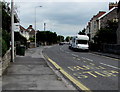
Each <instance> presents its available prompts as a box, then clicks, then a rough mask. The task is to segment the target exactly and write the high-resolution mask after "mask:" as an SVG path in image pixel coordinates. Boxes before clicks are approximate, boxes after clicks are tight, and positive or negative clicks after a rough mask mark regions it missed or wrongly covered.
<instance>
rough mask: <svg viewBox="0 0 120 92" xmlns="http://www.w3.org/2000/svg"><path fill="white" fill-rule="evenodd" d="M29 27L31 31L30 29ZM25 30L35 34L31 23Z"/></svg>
mask: <svg viewBox="0 0 120 92" xmlns="http://www.w3.org/2000/svg"><path fill="white" fill-rule="evenodd" d="M30 29H31V31H30ZM27 31H28V32H29V34H30V35H35V30H34V29H33V28H32V25H30V26H29V27H28V28H27Z"/></svg>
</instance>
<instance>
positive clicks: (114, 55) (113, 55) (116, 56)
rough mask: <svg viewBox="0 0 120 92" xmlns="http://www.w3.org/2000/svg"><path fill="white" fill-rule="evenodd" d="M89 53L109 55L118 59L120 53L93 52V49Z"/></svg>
mask: <svg viewBox="0 0 120 92" xmlns="http://www.w3.org/2000/svg"><path fill="white" fill-rule="evenodd" d="M91 53H94V54H98V55H102V56H107V57H111V58H116V59H120V55H117V54H112V53H105V52H93V51H91Z"/></svg>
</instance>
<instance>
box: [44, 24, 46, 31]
mask: <svg viewBox="0 0 120 92" xmlns="http://www.w3.org/2000/svg"><path fill="white" fill-rule="evenodd" d="M45 30H46V23H44V31H45Z"/></svg>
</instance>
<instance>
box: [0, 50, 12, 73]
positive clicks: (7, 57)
mask: <svg viewBox="0 0 120 92" xmlns="http://www.w3.org/2000/svg"><path fill="white" fill-rule="evenodd" d="M10 61H11V49H9V50H8V51H7V52H6V54H5V55H4V57H3V58H2V62H1V65H2V67H0V70H1V74H0V75H2V73H3V72H4V71H5V70H6V68H7V67H8V66H9V64H10ZM1 68H2V69H1Z"/></svg>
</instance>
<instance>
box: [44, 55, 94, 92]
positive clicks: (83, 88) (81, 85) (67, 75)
mask: <svg viewBox="0 0 120 92" xmlns="http://www.w3.org/2000/svg"><path fill="white" fill-rule="evenodd" d="M45 57H46V58H47V59H48V60H49V61H50V62H51V63H52V64H53V65H54V66H55V67H56V68H57V69H59V70H60V72H61V73H62V74H63V75H65V76H66V77H67V78H68V79H69V80H70V81H72V82H73V83H74V84H75V85H76V86H78V87H79V88H80V89H81V90H83V91H85V92H88V91H89V92H92V91H91V90H90V89H89V88H87V87H86V86H85V85H83V84H82V83H81V82H79V81H77V80H76V79H74V78H73V77H72V76H71V75H69V74H68V73H67V72H65V71H64V70H63V69H62V68H61V67H60V66H59V65H58V64H56V63H55V62H54V61H53V60H51V59H50V58H49V57H47V56H45Z"/></svg>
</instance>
